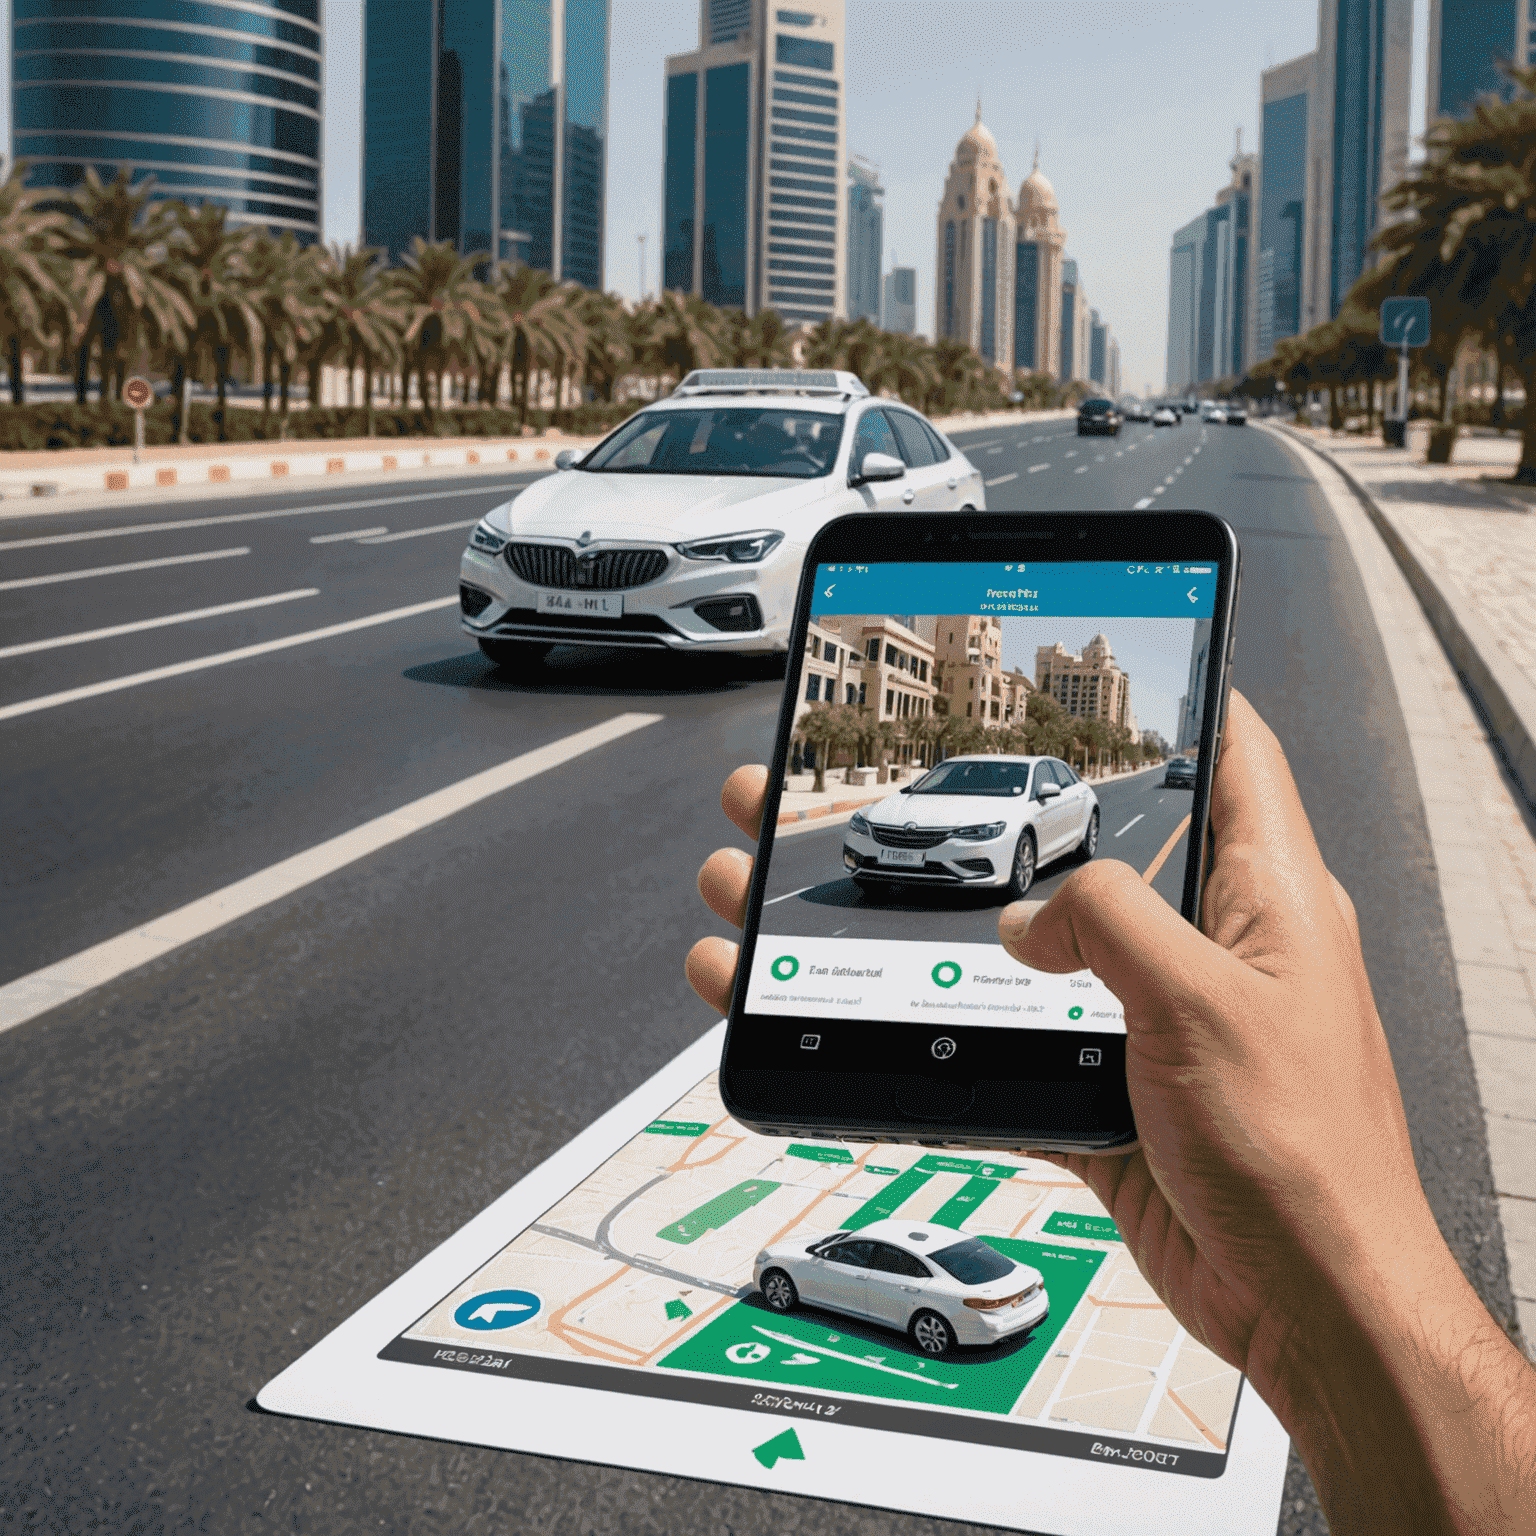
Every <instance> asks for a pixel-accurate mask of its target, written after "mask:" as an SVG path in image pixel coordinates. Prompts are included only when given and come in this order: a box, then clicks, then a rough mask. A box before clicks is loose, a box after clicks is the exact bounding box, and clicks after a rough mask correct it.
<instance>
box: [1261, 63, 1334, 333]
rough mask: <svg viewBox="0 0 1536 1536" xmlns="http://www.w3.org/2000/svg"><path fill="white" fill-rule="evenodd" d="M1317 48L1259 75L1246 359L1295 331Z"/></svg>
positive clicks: (1298, 320)
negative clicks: (1253, 251)
mask: <svg viewBox="0 0 1536 1536" xmlns="http://www.w3.org/2000/svg"><path fill="white" fill-rule="evenodd" d="M1316 66H1317V55H1316V54H1315V53H1308V54H1303V55H1302V57H1301V58H1299V59H1291V60H1290V61H1289V62H1288V63H1285V64H1277V65H1276V66H1275V67H1274V68H1273V69H1266V70H1265V71H1264V73H1263V74H1262V75H1261V76H1260V77H1259V165H1258V187H1257V191H1256V194H1255V199H1254V201H1255V204H1256V216H1255V220H1254V222H1255V225H1256V244H1257V250H1258V255H1257V257H1256V259H1255V261H1254V263H1253V266H1254V273H1253V278H1252V288H1251V291H1252V294H1253V303H1252V306H1251V314H1252V320H1251V323H1250V328H1249V342H1248V351H1249V354H1250V359H1251V361H1252V362H1260V361H1262V360H1263V359H1264V358H1267V357H1271V356H1273V355H1274V350H1275V343H1276V342H1278V341H1283V340H1284V339H1285V338H1286V337H1287V336H1295V335H1296V334H1297V333H1298V332H1299V331H1300V330H1301V274H1302V252H1303V249H1304V247H1305V233H1306V210H1307V153H1308V132H1309V115H1310V108H1311V100H1312V80H1313V73H1314V71H1315V69H1316Z"/></svg>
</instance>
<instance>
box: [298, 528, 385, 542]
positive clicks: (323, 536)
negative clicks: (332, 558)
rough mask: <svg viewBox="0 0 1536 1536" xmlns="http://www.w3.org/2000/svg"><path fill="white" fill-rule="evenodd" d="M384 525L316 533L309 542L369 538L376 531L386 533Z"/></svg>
mask: <svg viewBox="0 0 1536 1536" xmlns="http://www.w3.org/2000/svg"><path fill="white" fill-rule="evenodd" d="M388 532H389V529H388V528H386V527H378V528H353V529H351V530H350V531H348V532H347V533H317V534H316V535H315V536H314V537H313V538H312V539H311V540H310V541H309V542H310V543H311V544H339V543H341V541H342V540H343V539H369V538H372V537H373V535H374V534H376V533H388Z"/></svg>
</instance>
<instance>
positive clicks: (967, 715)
mask: <svg viewBox="0 0 1536 1536" xmlns="http://www.w3.org/2000/svg"><path fill="white" fill-rule="evenodd" d="M975 707H976V706H975V705H974V704H967V705H966V706H965V718H966V719H967V720H969V719H970V718H971V711H972V710H974V709H975Z"/></svg>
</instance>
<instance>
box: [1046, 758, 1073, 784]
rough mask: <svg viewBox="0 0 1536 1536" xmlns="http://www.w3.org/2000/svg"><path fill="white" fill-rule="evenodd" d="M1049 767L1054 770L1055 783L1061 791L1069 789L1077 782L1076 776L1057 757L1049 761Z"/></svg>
mask: <svg viewBox="0 0 1536 1536" xmlns="http://www.w3.org/2000/svg"><path fill="white" fill-rule="evenodd" d="M1051 767H1052V768H1054V769H1055V770H1056V782H1057V783H1058V784H1060V785H1061V787H1062V788H1063V789H1071V788H1072V786H1073V785H1074V784H1076V783H1077V782H1078V779H1077V775H1076V774H1075V773H1074V772H1073V771H1072V770H1071V769H1070V768H1069V767H1067V765H1066V764H1065V763H1064V762H1062V760H1061V759H1060V758H1059V757H1053V758H1052V759H1051Z"/></svg>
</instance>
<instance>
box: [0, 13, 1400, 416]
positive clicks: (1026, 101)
mask: <svg viewBox="0 0 1536 1536" xmlns="http://www.w3.org/2000/svg"><path fill="white" fill-rule="evenodd" d="M322 3H323V6H324V23H325V50H326V59H325V71H324V85H325V133H324V150H323V154H324V178H325V179H324V226H325V236H326V239H327V240H334V241H344V242H349V243H356V241H357V239H358V226H359V204H360V196H359V167H360V163H361V161H360V124H361V116H362V112H361V107H362V90H361V73H362V62H361V36H362V10H363V0H322ZM422 3H423V4H425V3H426V0H422ZM611 4H612V31H611V36H610V42H609V59H610V65H611V81H610V87H609V103H608V127H609V161H608V210H607V212H608V227H607V240H606V252H605V280H606V285H607V286H608V287H609V288H610V289H612V290H613V291H615V292H617V293H619V294H622V295H623V296H624V297H625V298H629V299H633V298H636V297H638V296H639V292H640V271H639V246H638V240H637V237H638V236H639V235H641V234H644V235H645V236H646V237H647V238H646V264H647V268H648V271H647V274H646V276H647V279H648V287H649V288H650V289H651V290H652V291H654V289H655V285H656V252H657V242H656V230H657V225H658V222H659V207H660V202H661V102H662V74H663V61H664V59H665V58H666V56H667V55H668V54H670V53H682V52H686V51H688V50H690V49H692V48H693V47H695V46H696V45H697V41H698V18H699V0H611ZM847 6H848V36H847V87H848V147H849V150H850V151H851V152H853V153H856V154H861V155H864V156H865V157H867V158H868V159H870V160H872V161H874V162H875V164H877V165H878V166H879V167H880V172H881V178H882V180H883V182H884V184H885V188H886V193H885V260H884V264H883V265H884V267H885V269H886V270H889V268H890V267H891V266H893V265H898V264H899V265H902V266H911V267H915V268H916V269H917V314H918V329H919V330H920V331H922V332H924V333H925V334H927V335H929V336H931V335H932V334H933V271H934V246H935V236H934V218H935V214H936V211H937V208H938V202H939V195H940V192H941V191H942V188H943V182H944V177H945V173H946V172H947V170H948V167H949V162H950V160H951V158H952V157H953V155H954V151H955V145H956V143H957V142H958V140H959V138H960V135H961V134H962V133H964V132H965V130H966V129H967V128H969V127H970V126H971V123H972V121H973V119H974V117H975V111H976V100H977V97H978V95H979V96H980V98H981V105H982V120H983V121H984V122H985V123H986V124H987V126H988V127H989V128H990V129H991V130H992V133H993V135H994V137H995V138H996V139H997V143H998V149H999V152H1000V155H1001V158H1002V162H1003V168H1004V170H1005V171H1006V172H1007V174H1008V177H1009V181H1010V183H1011V184H1012V189H1013V192H1014V193H1015V195H1017V191H1018V184H1019V183H1020V182H1021V181H1022V180H1023V179H1024V177H1025V176H1027V175H1028V174H1029V169H1030V163H1031V159H1032V157H1033V151H1034V145H1035V143H1036V141H1037V140H1038V141H1039V144H1040V168H1041V170H1042V171H1043V172H1044V173H1045V175H1046V176H1047V177H1048V178H1049V179H1050V181H1051V183H1052V185H1053V186H1054V187H1055V189H1056V198H1057V201H1058V203H1059V204H1060V207H1061V222H1062V225H1063V227H1064V228H1065V229H1066V231H1067V250H1066V254H1067V255H1068V256H1069V257H1072V258H1074V259H1075V260H1076V261H1077V263H1078V270H1079V274H1080V276H1081V278H1082V282H1083V285H1084V288H1085V289H1086V292H1087V296H1088V302H1089V304H1090V305H1092V307H1094V308H1095V309H1097V310H1098V311H1099V313H1100V316H1101V317H1102V318H1103V319H1104V320H1106V321H1108V323H1109V325H1110V328H1111V330H1112V331H1113V332H1114V334H1115V335H1116V337H1117V338H1118V339H1119V342H1120V351H1121V382H1122V385H1123V387H1124V388H1125V389H1127V390H1129V391H1133V392H1138V393H1139V392H1142V391H1144V390H1145V391H1148V392H1156V391H1158V390H1160V389H1161V388H1162V380H1163V370H1164V362H1165V357H1166V352H1167V323H1168V247H1169V240H1170V237H1171V236H1172V234H1173V231H1174V230H1176V229H1178V228H1179V227H1180V226H1181V225H1183V224H1186V223H1188V222H1189V220H1190V219H1192V218H1194V217H1195V215H1196V214H1198V213H1200V212H1201V211H1202V210H1204V209H1205V208H1208V207H1210V206H1211V203H1212V201H1213V199H1214V197H1215V194H1216V191H1217V189H1218V188H1219V187H1221V186H1222V185H1224V184H1225V183H1226V182H1227V180H1228V179H1229V172H1228V169H1227V162H1228V160H1229V159H1230V158H1231V156H1232V152H1233V147H1234V142H1235V137H1236V132H1237V130H1238V129H1239V128H1241V130H1242V141H1243V146H1244V148H1245V149H1256V148H1257V147H1258V126H1257V125H1258V99H1259V72H1260V71H1261V70H1263V69H1267V68H1269V67H1270V66H1271V65H1274V64H1280V63H1284V62H1285V60H1287V59H1291V58H1295V57H1296V56H1297V55H1298V54H1302V53H1307V52H1310V51H1311V49H1312V48H1314V47H1315V46H1316V43H1317V0H1093V3H1091V4H1089V3H1084V0H847ZM5 13H6V18H7V25H6V26H5V27H4V29H3V37H0V51H3V52H4V54H5V57H4V61H3V67H0V142H4V143H6V144H7V145H8V144H9V141H10V59H9V41H10V26H9V24H8V23H9V13H10V5H9V0H5ZM1413 31H1414V37H1413V42H1414V67H1413V81H1414V105H1413V107H1412V109H1411V112H1410V119H1409V121H1410V125H1411V128H1412V133H1413V136H1414V138H1415V140H1417V138H1418V136H1419V134H1420V133H1421V132H1422V129H1423V119H1424V104H1423V97H1424V58H1425V41H1426V37H1427V32H1428V0H1414V20H1413Z"/></svg>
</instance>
